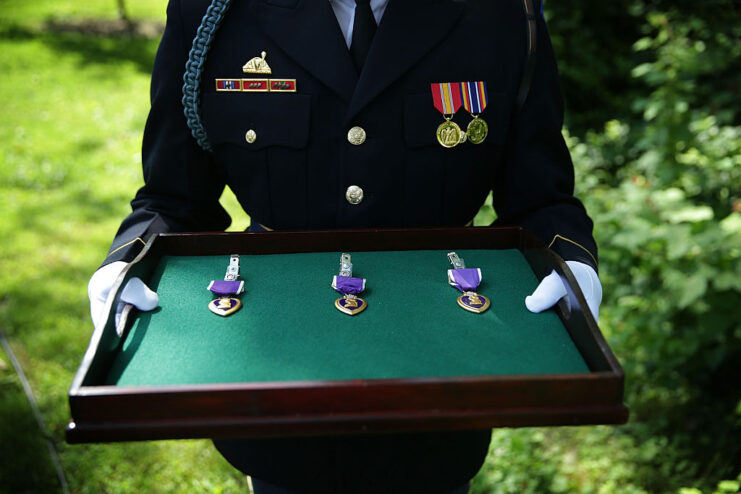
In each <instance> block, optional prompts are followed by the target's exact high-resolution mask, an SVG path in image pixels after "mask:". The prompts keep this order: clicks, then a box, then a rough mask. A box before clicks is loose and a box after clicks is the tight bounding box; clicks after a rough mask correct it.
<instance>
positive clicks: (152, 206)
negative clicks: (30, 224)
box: [104, 0, 231, 264]
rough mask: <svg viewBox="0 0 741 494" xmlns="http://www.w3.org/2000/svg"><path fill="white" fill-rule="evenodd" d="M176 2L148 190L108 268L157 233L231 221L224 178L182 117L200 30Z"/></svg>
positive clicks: (155, 112)
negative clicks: (223, 204)
mask: <svg viewBox="0 0 741 494" xmlns="http://www.w3.org/2000/svg"><path fill="white" fill-rule="evenodd" d="M180 1H181V0H171V1H170V3H169V5H168V8H167V25H166V27H165V32H164V35H163V37H162V41H161V43H160V46H159V49H158V51H157V56H156V58H155V62H154V69H153V72H152V86H151V95H150V97H151V110H150V112H149V117H148V119H147V124H146V127H145V130H144V140H143V144H142V163H143V172H144V186H143V187H142V188H141V189H139V191H138V192H137V193H136V197H135V198H134V200H133V201H132V202H131V209H132V212H131V214H129V216H128V217H127V218H126V219H125V220H124V221H123V223H122V224H121V227H120V228H119V230H118V233H117V234H116V237H115V239H114V240H113V245H112V246H111V249H110V251H109V253H108V256H107V258H106V260H105V262H104V264H109V263H111V262H113V261H120V260H123V261H130V260H132V259H133V258H134V257H136V255H137V254H138V253H139V251H140V250H141V248H142V247H143V246H144V244H145V242H146V241H147V240H148V238H149V237H150V236H151V235H152V234H153V233H166V232H186V231H188V232H191V231H222V230H224V229H225V228H226V227H228V226H229V224H230V222H231V219H230V218H229V216H228V215H227V213H226V211H224V209H223V208H222V207H221V205H220V204H219V202H218V201H219V197H220V196H221V193H222V192H223V190H224V178H223V175H222V173H221V171H220V170H219V169H218V168H217V166H216V165H215V163H214V161H213V158H212V156H211V154H210V153H208V152H206V151H204V150H202V149H201V148H200V147H199V146H198V144H197V143H196V141H195V139H194V138H193V137H192V135H191V132H190V129H189V128H188V126H187V124H186V120H185V116H184V114H183V104H182V102H181V100H182V96H183V93H182V86H183V73H184V71H185V63H186V61H187V58H188V53H189V51H190V47H191V45H192V39H193V36H194V34H195V30H196V28H197V26H188V28H186V27H185V26H184V24H183V20H182V15H181V11H180Z"/></svg>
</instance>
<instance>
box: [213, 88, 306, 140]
mask: <svg viewBox="0 0 741 494" xmlns="http://www.w3.org/2000/svg"><path fill="white" fill-rule="evenodd" d="M202 97H203V123H204V126H205V128H206V132H207V134H208V138H209V140H210V141H211V143H212V144H214V145H217V144H236V145H238V146H242V147H245V148H248V149H253V150H259V149H263V148H266V147H268V146H284V147H288V148H303V147H305V146H306V145H307V143H308V141H309V126H310V125H311V120H310V118H311V96H309V95H307V94H280V93H264V94H244V93H207V94H204V95H203V96H202Z"/></svg>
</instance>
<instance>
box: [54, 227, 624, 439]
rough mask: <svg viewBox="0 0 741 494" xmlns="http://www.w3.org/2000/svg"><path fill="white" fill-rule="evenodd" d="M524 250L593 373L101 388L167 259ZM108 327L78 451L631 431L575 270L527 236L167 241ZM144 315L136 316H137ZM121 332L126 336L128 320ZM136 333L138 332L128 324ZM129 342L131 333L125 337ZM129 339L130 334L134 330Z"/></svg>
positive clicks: (143, 263) (145, 264) (516, 231)
mask: <svg viewBox="0 0 741 494" xmlns="http://www.w3.org/2000/svg"><path fill="white" fill-rule="evenodd" d="M451 248H455V249H512V248H516V249H519V250H520V251H521V252H522V254H523V255H524V257H525V259H526V260H527V262H528V263H529V265H530V267H531V268H532V270H533V272H534V273H535V274H536V275H537V276H538V278H539V279H542V278H543V277H544V276H546V275H547V274H549V273H550V272H551V270H553V269H555V270H556V271H557V272H558V273H559V274H560V275H561V276H562V277H563V278H564V279H566V280H567V281H568V287H567V289H568V299H569V301H568V303H567V302H566V301H565V300H562V302H561V303H559V305H558V306H557V309H556V310H557V312H558V315H559V317H560V318H561V320H562V321H563V323H564V326H565V327H566V330H567V331H568V332H569V334H570V336H571V338H572V340H573V341H574V343H575V345H576V347H577V348H578V349H579V351H580V352H581V354H582V356H583V358H584V360H585V362H586V363H587V365H588V367H589V369H590V372H589V373H584V374H554V375H548V374H546V375H508V376H475V377H454V378H425V379H417V378H415V379H367V380H346V381H298V382H267V383H265V382H260V383H237V384H209V385H183V386H101V385H98V383H100V382H103V381H104V379H105V376H106V375H107V373H108V371H109V370H110V366H111V363H112V361H113V359H114V357H115V355H116V353H117V352H118V351H119V350H120V347H121V345H122V342H123V338H122V337H120V336H119V334H118V332H117V329H116V327H115V325H114V322H113V321H114V320H115V317H114V312H115V307H116V305H117V303H118V299H119V294H118V292H119V291H120V288H121V287H122V286H124V285H125V283H126V282H127V281H128V280H129V279H130V278H131V277H134V276H137V277H139V278H141V279H143V280H147V279H149V278H150V276H151V273H152V271H153V270H154V268H155V267H156V266H157V263H158V261H159V259H160V257H161V256H163V255H185V256H187V255H225V254H226V255H228V254H232V253H235V252H238V253H240V254H252V255H259V254H288V253H299V252H324V251H346V252H358V251H382V250H423V249H451ZM113 290H114V291H115V292H116V296H115V297H111V298H109V300H108V304H107V306H106V310H107V311H108V314H109V317H108V321H107V323H106V324H105V325H103V326H101V327H99V328H98V329H96V330H95V331H94V333H93V335H92V338H91V341H90V345H89V347H88V349H87V352H86V353H85V356H84V358H83V361H82V364H81V366H80V368H79V369H78V371H77V374H76V376H75V378H74V381H73V383H72V386H71V387H70V390H69V405H70V411H71V416H72V420H71V422H70V424H69V426H68V428H67V441H68V442H70V443H83V442H105V441H135V440H150V439H175V438H202V437H268V436H291V435H316V434H346V433H372V432H390V431H414V430H419V431H421V430H453V429H477V428H478V429H480V428H491V427H525V426H544V425H582V424H622V423H625V422H626V421H627V417H628V410H627V408H626V407H625V406H624V404H623V387H624V375H623V370H622V368H621V367H620V364H619V363H618V361H617V359H616V358H615V356H614V355H613V353H612V351H611V350H610V347H609V346H608V344H607V342H606V341H605V339H604V338H603V336H602V333H601V332H600V330H599V328H598V327H597V324H596V322H595V321H594V318H593V317H592V315H591V313H590V312H589V310H586V309H583V308H586V302H585V300H584V296H583V294H582V293H581V291H580V290H579V288H578V285H577V283H576V280H575V279H574V277H573V274H572V273H571V271H570V270H569V269H568V267H567V266H566V264H565V263H564V262H563V260H561V259H560V258H559V257H558V256H557V255H556V254H554V253H553V252H552V251H550V250H548V249H546V248H545V247H544V246H543V245H542V244H541V243H540V242H538V241H537V240H536V239H535V238H534V237H533V235H532V234H530V233H529V232H527V231H525V230H523V229H520V228H431V229H413V230H404V229H365V230H331V231H294V232H269V233H212V234H162V235H156V236H153V237H152V238H151V239H150V241H149V242H148V243H147V246H146V247H145V248H144V249H143V250H142V252H141V253H140V254H139V256H138V257H137V258H136V259H135V260H134V261H133V262H132V263H130V264H129V265H128V266H127V267H126V268H125V269H124V271H123V272H122V273H121V275H120V276H119V278H118V280H117V281H116V283H115V285H114V287H113ZM132 314H133V312H132ZM125 319H126V317H124V321H123V322H122V324H121V326H122V327H124V328H127V327H128V326H130V324H127V321H126V320H125ZM129 322H130V321H129ZM119 331H121V330H120V329H119ZM124 331H125V330H124Z"/></svg>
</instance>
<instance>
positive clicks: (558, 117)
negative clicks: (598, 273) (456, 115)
mask: <svg viewBox="0 0 741 494" xmlns="http://www.w3.org/2000/svg"><path fill="white" fill-rule="evenodd" d="M539 9H540V6H538V10H539ZM537 17H538V19H537V36H538V37H537V44H536V47H537V48H536V64H535V72H534V74H533V78H532V82H531V87H530V94H529V96H528V99H527V100H526V102H525V104H524V105H523V107H522V109H521V111H520V113H519V114H517V115H515V116H514V117H513V121H512V123H511V127H510V132H509V139H508V147H507V150H506V153H507V155H506V157H505V160H504V166H501V167H500V168H499V169H498V170H497V172H496V173H497V177H496V181H495V183H496V184H497V187H495V190H494V208H495V210H496V211H497V215H498V220H497V222H496V223H497V224H500V225H521V226H523V227H525V228H527V229H529V230H531V231H532V232H533V233H535V235H536V236H537V237H538V238H539V239H540V240H541V241H542V242H543V243H545V245H547V246H549V247H550V248H551V249H553V250H554V251H555V252H556V253H558V254H559V255H560V256H561V257H562V258H564V259H566V260H573V261H580V262H583V263H586V264H588V265H590V266H592V267H594V268H595V270H596V269H597V245H596V243H595V241H594V238H593V237H592V220H591V219H590V218H589V216H587V213H586V211H585V209H584V206H583V205H582V204H581V202H580V201H579V200H578V199H577V198H576V197H574V167H573V164H572V162H571V157H570V156H569V151H568V148H567V147H566V143H565V142H564V139H563V136H562V135H561V128H562V125H563V98H562V94H561V85H560V81H559V77H558V68H557V66H556V60H555V56H554V53H553V47H552V46H551V42H550V38H549V36H548V32H547V28H546V24H545V21H544V20H543V17H542V15H538V16H537Z"/></svg>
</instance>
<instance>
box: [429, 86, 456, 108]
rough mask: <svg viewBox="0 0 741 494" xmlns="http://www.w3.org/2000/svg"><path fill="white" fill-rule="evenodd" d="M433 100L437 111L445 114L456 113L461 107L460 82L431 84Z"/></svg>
mask: <svg viewBox="0 0 741 494" xmlns="http://www.w3.org/2000/svg"><path fill="white" fill-rule="evenodd" d="M430 86H431V89H432V100H433V102H434V104H435V108H436V109H437V111H439V112H440V113H442V114H443V115H454V114H455V112H457V111H458V110H459V109H460V107H461V87H460V86H461V84H460V82H435V83H432V84H430Z"/></svg>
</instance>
